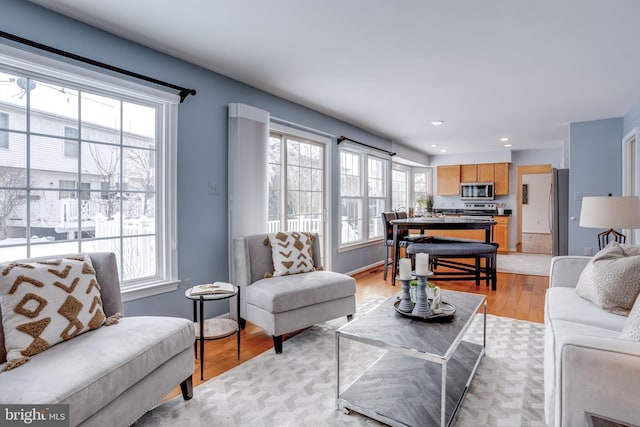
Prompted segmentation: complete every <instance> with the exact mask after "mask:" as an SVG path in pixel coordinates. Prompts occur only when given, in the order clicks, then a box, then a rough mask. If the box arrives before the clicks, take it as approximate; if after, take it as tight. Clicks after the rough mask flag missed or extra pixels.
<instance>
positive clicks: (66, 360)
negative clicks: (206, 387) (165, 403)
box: [0, 252, 195, 427]
mask: <svg viewBox="0 0 640 427" xmlns="http://www.w3.org/2000/svg"><path fill="white" fill-rule="evenodd" d="M88 255H89V257H90V258H91V261H92V264H93V267H94V270H95V271H96V278H97V280H98V283H99V284H100V294H101V297H102V304H103V310H104V313H105V315H106V316H111V315H113V314H115V313H117V312H119V313H123V306H122V299H121V296H120V280H119V278H118V277H119V276H118V267H117V264H116V258H115V255H114V254H113V253H110V252H104V253H90V254H88ZM65 256H70V255H69V254H67V255H57V256H47V257H40V258H31V259H27V260H21V261H27V262H32V261H38V260H43V259H52V258H62V257H65ZM194 339H195V334H194V328H193V322H192V321H190V320H187V319H183V318H177V317H163V316H132V317H122V318H121V319H120V321H119V322H118V323H117V324H115V325H112V326H102V327H100V328H98V329H96V330H93V331H89V332H85V333H83V334H80V335H78V336H77V337H75V338H73V339H71V340H69V341H64V342H61V343H59V344H56V345H54V346H52V347H51V348H49V349H47V350H45V351H44V352H42V353H39V354H36V355H35V356H32V357H31V360H30V361H29V362H27V363H25V364H24V365H22V366H19V367H17V368H14V369H12V370H10V371H6V372H0V404H22V405H34V404H45V405H48V404H68V405H69V425H71V426H77V425H81V426H97V427H102V426H128V425H131V424H132V423H133V422H134V421H136V420H137V419H138V418H140V416H142V415H143V414H144V413H145V412H147V411H148V410H149V409H151V408H152V407H154V406H155V405H157V404H158V402H160V401H161V400H162V398H163V397H164V396H166V395H167V394H168V393H169V392H171V390H173V389H174V388H175V387H176V386H177V385H178V384H180V388H181V390H182V395H183V397H184V399H185V400H189V399H191V397H192V396H193V386H192V381H191V374H192V373H193V368H194V355H193V342H194ZM0 346H2V348H0V363H3V362H4V361H5V359H4V357H6V354H5V352H4V351H2V350H4V333H3V330H2V325H1V323H0Z"/></svg>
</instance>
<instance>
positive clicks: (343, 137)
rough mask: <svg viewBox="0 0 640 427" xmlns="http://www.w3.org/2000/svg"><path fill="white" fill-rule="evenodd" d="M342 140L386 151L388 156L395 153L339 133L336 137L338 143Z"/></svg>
mask: <svg viewBox="0 0 640 427" xmlns="http://www.w3.org/2000/svg"><path fill="white" fill-rule="evenodd" d="M343 141H350V142H353V143H354V144H358V145H362V146H364V147H367V148H371V149H374V150H378V151H382V152H383V153H387V154H388V155H390V156H395V155H396V153H394V152H393V151H389V150H384V149H382V148H378V147H374V146H373V145H369V144H365V143H364V142H360V141H356V140H355V139H351V138H347V137H346V136H342V135H340V136H339V137H338V144H340V143H341V142H343Z"/></svg>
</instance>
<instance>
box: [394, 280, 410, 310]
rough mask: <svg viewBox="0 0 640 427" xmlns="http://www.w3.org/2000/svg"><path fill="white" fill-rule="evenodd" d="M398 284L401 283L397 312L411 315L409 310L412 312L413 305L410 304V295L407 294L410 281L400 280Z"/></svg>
mask: <svg viewBox="0 0 640 427" xmlns="http://www.w3.org/2000/svg"><path fill="white" fill-rule="evenodd" d="M400 282H402V298H401V299H400V305H399V306H398V310H400V311H402V312H403V313H411V310H413V303H412V302H411V294H410V292H409V289H410V288H411V285H410V283H411V279H407V280H404V279H400Z"/></svg>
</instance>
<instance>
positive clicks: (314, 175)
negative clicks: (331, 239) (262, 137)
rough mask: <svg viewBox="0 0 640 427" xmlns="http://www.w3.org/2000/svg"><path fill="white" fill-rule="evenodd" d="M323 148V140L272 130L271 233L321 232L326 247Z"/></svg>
mask: <svg viewBox="0 0 640 427" xmlns="http://www.w3.org/2000/svg"><path fill="white" fill-rule="evenodd" d="M324 150H325V147H324V143H322V142H319V141H314V140H311V139H310V138H303V137H300V136H298V135H291V134H285V133H281V132H271V134H270V138H269V224H268V226H269V232H271V233H274V232H277V231H309V232H313V233H318V235H319V236H320V239H321V245H320V246H321V247H323V246H324V241H323V240H324V237H325V232H324V225H325V221H324V212H325V190H324V187H325V173H324V171H325V151H324ZM325 259H326V258H325Z"/></svg>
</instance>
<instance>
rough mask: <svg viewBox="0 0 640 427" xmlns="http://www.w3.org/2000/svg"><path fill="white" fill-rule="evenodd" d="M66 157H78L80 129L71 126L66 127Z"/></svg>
mask: <svg viewBox="0 0 640 427" xmlns="http://www.w3.org/2000/svg"><path fill="white" fill-rule="evenodd" d="M64 136H65V138H67V139H65V140H64V156H65V157H76V158H77V157H78V136H79V134H78V128H73V127H70V126H65V127H64Z"/></svg>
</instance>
